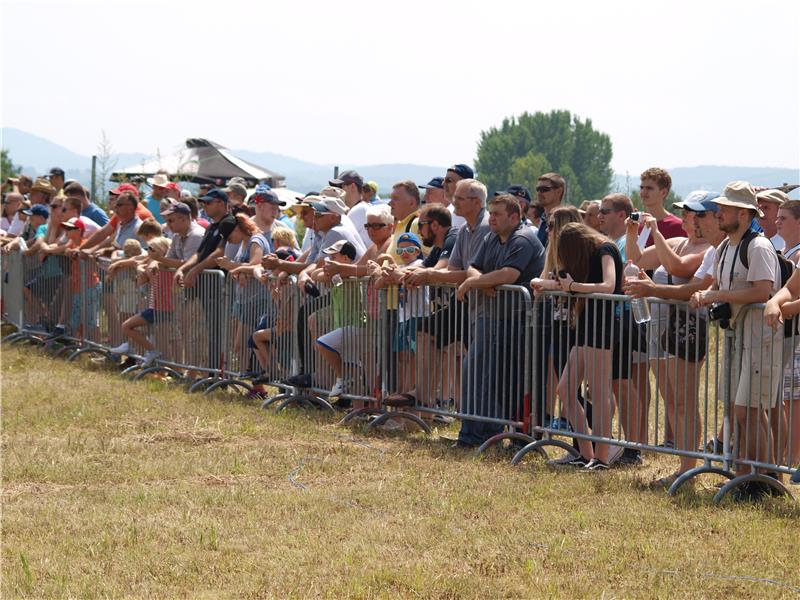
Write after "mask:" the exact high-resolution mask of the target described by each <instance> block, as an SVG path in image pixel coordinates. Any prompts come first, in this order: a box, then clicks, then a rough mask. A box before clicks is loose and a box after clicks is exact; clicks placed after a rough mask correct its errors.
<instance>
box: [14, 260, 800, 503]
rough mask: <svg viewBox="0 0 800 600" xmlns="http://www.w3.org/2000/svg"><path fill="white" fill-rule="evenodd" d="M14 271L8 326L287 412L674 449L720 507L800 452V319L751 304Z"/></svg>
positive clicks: (22, 264)
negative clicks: (645, 306) (273, 391)
mask: <svg viewBox="0 0 800 600" xmlns="http://www.w3.org/2000/svg"><path fill="white" fill-rule="evenodd" d="M2 273H3V287H2V306H3V317H4V320H6V321H7V322H11V323H13V324H14V325H16V326H17V328H18V333H16V334H14V335H12V336H9V337H8V338H6V339H10V340H12V341H14V340H23V339H29V340H34V341H38V342H41V343H47V341H48V339H53V337H54V334H56V336H57V337H58V339H59V340H60V341H61V342H62V343H63V344H64V346H63V348H65V349H66V350H68V351H70V358H71V359H74V358H76V357H77V356H79V355H80V354H82V353H95V354H102V355H105V356H106V357H107V358H108V359H112V360H117V358H118V357H117V356H115V352H114V351H115V350H119V348H120V346H121V345H122V344H123V342H125V341H126V340H129V344H128V347H126V348H125V352H124V354H125V355H127V356H129V357H132V358H133V359H134V364H133V366H131V367H130V368H129V369H128V370H127V372H129V373H134V374H135V376H136V377H143V376H145V375H147V374H148V373H153V372H158V371H163V372H166V373H168V374H170V375H172V376H174V377H175V378H178V379H181V380H188V381H191V382H192V386H191V388H190V389H192V390H193V391H196V390H201V389H204V390H205V391H206V392H211V391H213V390H215V389H220V388H225V387H239V388H241V389H244V390H246V391H248V392H251V393H256V392H258V391H259V390H260V389H261V388H258V387H256V386H258V385H267V386H271V387H274V388H277V389H278V391H279V392H280V393H279V394H277V395H274V396H271V397H269V398H267V399H266V400H265V401H264V403H263V406H265V407H266V406H272V405H275V406H276V407H277V408H279V409H282V408H284V407H286V406H289V405H291V404H300V405H303V406H312V407H317V408H325V409H329V410H331V409H332V405H333V399H334V398H337V399H338V403H339V404H340V405H348V406H351V407H352V408H351V410H350V412H349V413H348V414H347V416H345V418H344V419H343V420H344V421H345V422H346V421H350V420H352V419H355V418H357V417H360V416H365V415H367V416H376V418H373V419H372V420H371V421H370V425H369V427H377V426H381V425H387V424H390V423H391V422H394V423H397V422H398V421H402V420H403V419H405V420H408V421H413V422H414V423H416V424H417V425H419V426H420V427H421V428H423V429H425V430H426V431H430V425H429V424H430V423H431V422H433V421H440V422H450V421H451V420H453V419H458V420H460V421H461V423H462V425H461V436H460V437H461V439H464V440H465V441H467V442H469V441H471V440H474V441H475V442H476V443H480V442H482V441H483V442H484V443H483V444H482V445H481V449H482V450H483V449H485V448H487V447H488V446H490V445H492V444H495V443H498V442H500V441H502V440H504V439H511V440H512V441H513V442H514V443H516V444H518V445H523V444H525V445H524V447H523V448H522V449H521V450H519V452H517V453H516V455H515V457H514V459H513V462H514V463H515V464H517V463H519V462H521V461H522V460H523V459H524V457H525V456H526V455H527V454H529V453H531V452H536V453H539V454H541V455H546V451H545V450H551V451H554V450H555V451H557V452H562V453H563V455H562V456H561V457H559V458H553V460H552V461H551V462H555V463H556V464H567V463H570V462H573V463H574V461H575V459H578V460H583V461H584V462H588V461H589V460H590V459H599V460H600V461H601V463H602V465H601V467H602V466H605V465H609V464H611V463H613V462H615V461H616V460H617V459H618V457H619V455H620V453H627V454H628V455H629V456H628V458H631V457H633V458H632V460H633V461H634V462H635V461H636V460H637V458H636V457H637V452H641V451H647V452H653V453H662V454H667V455H671V456H674V457H676V460H677V462H678V468H677V470H676V474H675V475H674V476H672V477H669V478H666V479H665V480H664V481H663V482H662V483H663V484H664V486H665V487H668V488H669V491H670V493H675V492H677V490H678V489H679V488H680V487H681V486H682V485H684V484H685V483H686V482H687V481H689V480H691V479H692V478H694V477H696V476H698V475H702V474H705V473H715V474H718V475H721V476H723V477H725V478H727V479H729V482H728V483H727V484H725V485H723V486H722V488H721V489H720V491H719V492H718V493H717V500H719V499H721V498H722V496H724V495H725V494H726V493H727V492H728V491H730V490H732V489H734V488H742V487H743V486H744V487H746V486H747V485H751V486H752V485H762V486H766V487H768V488H770V489H772V490H775V491H776V492H781V493H784V492H786V490H785V488H784V487H783V485H782V483H781V481H780V478H781V475H786V474H791V473H793V472H794V469H796V467H797V465H798V463H800V351H799V349H798V343H797V342H798V341H800V339H798V333H797V329H796V327H793V328H787V329H786V333H784V332H783V331H779V332H772V330H771V329H769V328H768V327H767V326H766V325H765V324H764V322H763V306H758V305H754V306H748V307H744V308H742V309H741V312H740V314H738V315H737V318H736V319H735V320H734V327H733V328H732V329H731V328H724V327H720V324H719V323H717V322H713V321H710V320H709V317H708V314H707V311H706V310H705V309H693V308H690V307H689V306H688V305H687V304H686V303H684V302H677V301H667V300H656V299H650V300H649V306H650V311H651V315H652V316H651V319H650V321H649V322H648V323H646V324H638V323H636V321H635V319H634V318H633V315H632V308H631V305H630V302H631V300H630V298H628V297H626V296H615V295H602V294H597V295H588V296H586V295H568V294H563V293H554V292H548V293H544V294H541V295H540V296H538V297H536V298H535V299H534V300H532V299H531V295H530V293H529V291H528V290H527V289H525V288H521V287H518V286H502V287H500V288H498V289H497V290H495V291H494V292H490V293H485V292H482V291H475V290H473V291H471V292H469V294H468V295H467V296H466V297H465V298H457V297H456V288H454V287H453V286H447V285H442V286H423V287H421V288H408V289H406V288H402V287H400V288H397V287H394V288H391V289H379V288H378V287H376V284H375V283H374V281H372V280H371V279H368V278H364V279H346V280H344V281H341V280H338V281H334V282H331V283H330V284H316V285H313V286H309V287H307V288H306V287H304V288H302V289H301V288H300V286H298V285H297V281H296V279H295V278H294V277H286V276H280V277H273V276H269V277H266V278H265V279H264V280H263V281H262V280H260V279H254V278H252V277H241V278H238V277H226V275H225V274H224V273H223V272H221V271H216V270H210V271H206V272H204V273H202V274H200V276H199V277H197V279H196V281H193V282H189V283H187V285H186V286H185V287H178V286H176V285H175V282H174V278H173V272H172V271H171V270H154V271H152V272H150V273H143V272H137V270H136V269H115V268H110V265H109V263H108V261H105V260H95V259H78V258H74V257H67V256H49V257H47V258H46V259H45V260H41V259H40V258H39V257H38V256H24V255H23V254H21V253H12V254H9V255H4V256H3V259H2ZM137 319H138V320H137ZM58 327H62V328H63V331H59V330H58V329H57V328H58ZM139 330H141V333H142V336H141V337H136V331H139ZM117 353H119V352H117ZM143 362H145V363H147V364H146V366H143V364H142V363H143ZM557 449H560V450H557ZM596 464H597V463H596V462H595V465H596Z"/></svg>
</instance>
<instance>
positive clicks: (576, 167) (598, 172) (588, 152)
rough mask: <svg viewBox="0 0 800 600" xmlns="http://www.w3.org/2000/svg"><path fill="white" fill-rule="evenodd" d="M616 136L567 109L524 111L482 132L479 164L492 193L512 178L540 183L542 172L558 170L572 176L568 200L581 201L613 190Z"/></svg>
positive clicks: (522, 181) (510, 181)
mask: <svg viewBox="0 0 800 600" xmlns="http://www.w3.org/2000/svg"><path fill="white" fill-rule="evenodd" d="M611 157H612V150H611V139H610V138H609V137H608V135H606V134H605V133H601V132H599V131H596V130H595V129H594V127H593V126H592V121H591V119H586V120H584V121H582V120H581V119H580V118H579V117H578V116H577V115H572V114H571V113H570V112H569V111H567V110H554V111H551V112H549V113H543V112H536V113H533V114H531V113H528V112H525V113H522V115H520V116H519V117H511V118H506V119H504V120H503V123H502V125H501V126H500V127H499V128H497V127H492V128H490V129H489V130H488V131H482V132H481V139H480V142H479V143H478V156H477V158H476V160H475V166H476V168H477V171H478V175H479V177H480V178H481V180H482V181H483V182H484V183H485V184H486V186H487V187H488V188H489V191H490V192H494V191H496V190H500V189H503V188H505V187H506V186H508V185H510V184H512V183H523V184H526V185H528V186H529V187H531V188H533V187H535V184H536V180H537V178H538V177H539V175H541V174H543V173H545V172H547V171H556V172H558V173H560V174H561V175H562V176H563V177H564V179H566V180H567V201H569V202H571V203H572V204H575V205H578V204H580V203H581V201H583V200H585V199H589V198H601V197H602V196H604V195H605V194H607V193H608V191H609V189H610V187H611V183H612V179H613V172H612V170H611Z"/></svg>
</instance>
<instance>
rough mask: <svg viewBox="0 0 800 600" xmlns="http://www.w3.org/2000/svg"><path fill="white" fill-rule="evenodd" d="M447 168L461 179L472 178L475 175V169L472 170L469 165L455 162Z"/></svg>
mask: <svg viewBox="0 0 800 600" xmlns="http://www.w3.org/2000/svg"><path fill="white" fill-rule="evenodd" d="M447 170H448V171H452V172H453V173H455V174H456V175H458V176H459V177H461V179H472V178H473V177H475V171H473V170H472V167H470V166H469V165H464V164H457V165H453V166H452V167H450V168H448V169H447Z"/></svg>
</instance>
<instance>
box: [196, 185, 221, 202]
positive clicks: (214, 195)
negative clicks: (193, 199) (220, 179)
mask: <svg viewBox="0 0 800 600" xmlns="http://www.w3.org/2000/svg"><path fill="white" fill-rule="evenodd" d="M213 200H222V201H223V202H225V203H227V202H228V194H226V193H225V192H223V191H222V190H220V189H216V188H215V189H213V190H209V191H208V192H207V193H206V195H205V196H202V197H201V198H200V202H211V201H213Z"/></svg>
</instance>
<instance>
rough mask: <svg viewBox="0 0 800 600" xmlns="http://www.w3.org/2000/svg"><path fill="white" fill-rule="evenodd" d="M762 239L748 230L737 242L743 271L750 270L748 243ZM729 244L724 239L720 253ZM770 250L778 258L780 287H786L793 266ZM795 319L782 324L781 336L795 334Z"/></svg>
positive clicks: (781, 255) (777, 253)
mask: <svg viewBox="0 0 800 600" xmlns="http://www.w3.org/2000/svg"><path fill="white" fill-rule="evenodd" d="M759 236H760V237H764V236H763V234H761V233H759V232H757V231H753V230H752V229H750V230H749V231H748V232H747V233H745V234H744V237H742V241H741V242H739V243H740V244H741V245H740V247H739V258H741V261H742V264H743V265H744V268H745V269H749V268H750V259H749V258H748V256H747V250H748V249H749V248H750V242H752V241H753V240H754V239H755V238H757V237H759ZM728 244H729V240H728V239H727V238H726V239H725V241H724V242H722V244H721V245H720V247H719V249H720V251H724V250H725V249H726V248H727V247H728ZM770 248H772V249H773V251H774V252H775V256H777V257H778V267H779V268H780V272H781V287H783V286H785V285H786V282H787V281H789V278H790V277H791V276H792V273H793V272H794V269H795V264H794V263H793V262H792V261H790V260H789V259H788V258H786V257H785V256H784V255H783V254H781V253H780V252H778V251H777V250H775V247H774V246H773V245H772V244H770ZM795 320H796V319H794V318H792V319H786V320H785V321H784V323H783V336H784V337H787V338H790V337H792V334H793V333H794V332H796V328H795V326H796V323H795V322H794V321H795Z"/></svg>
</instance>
